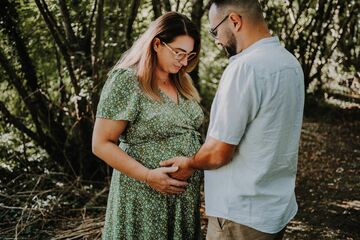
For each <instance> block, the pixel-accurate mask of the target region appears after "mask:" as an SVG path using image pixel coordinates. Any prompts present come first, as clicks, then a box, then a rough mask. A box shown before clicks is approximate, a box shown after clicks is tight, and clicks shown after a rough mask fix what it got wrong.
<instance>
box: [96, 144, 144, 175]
mask: <svg viewBox="0 0 360 240" xmlns="http://www.w3.org/2000/svg"><path fill="white" fill-rule="evenodd" d="M93 153H94V154H95V155H96V156H97V157H99V158H100V159H102V160H103V161H105V162H106V163H107V164H108V165H110V166H111V167H112V168H114V169H116V170H118V171H120V172H122V173H124V174H125V175H127V176H129V177H132V178H134V179H136V180H138V181H142V182H146V177H147V174H148V171H149V169H148V168H146V167H144V166H143V165H142V164H141V163H139V162H138V161H136V160H135V159H134V158H132V157H130V156H129V155H128V154H127V153H126V152H124V151H123V150H122V149H121V148H119V147H118V146H117V145H116V144H115V143H113V142H110V141H108V142H103V143H98V144H94V145H93Z"/></svg>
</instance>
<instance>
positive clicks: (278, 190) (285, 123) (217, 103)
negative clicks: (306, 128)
mask: <svg viewBox="0 0 360 240" xmlns="http://www.w3.org/2000/svg"><path fill="white" fill-rule="evenodd" d="M209 21H210V25H211V26H212V29H211V31H210V32H211V33H212V35H213V36H214V37H215V42H216V43H217V44H219V45H222V46H223V47H224V48H225V49H226V51H227V52H228V54H229V56H230V60H229V62H230V63H229V65H228V66H227V68H226V69H225V71H224V73H223V75H222V78H221V80H220V84H219V88H218V90H217V93H216V95H215V98H214V101H213V104H212V107H211V114H210V124H209V129H208V136H207V139H206V142H205V144H204V145H203V146H202V147H201V148H200V150H199V151H198V152H197V153H196V154H195V155H194V156H192V157H190V158H185V157H178V158H173V159H170V160H167V161H164V162H162V163H161V165H162V166H168V165H176V166H179V167H180V170H178V171H177V172H176V173H175V174H172V177H174V178H178V179H187V178H188V177H189V176H191V173H192V171H193V170H194V169H205V170H208V171H205V206H206V213H207V215H208V216H209V224H208V233H207V239H246V240H255V239H266V240H267V239H282V238H283V234H284V230H285V227H286V225H287V224H288V223H289V221H290V220H291V219H292V218H293V217H294V216H295V214H296V212H297V203H296V199H295V193H294V188H295V177H296V170H297V156H298V146H299V139H300V132H301V125H302V116H303V106H304V84H303V81H304V79H303V78H304V77H303V73H302V69H301V66H300V64H299V63H298V61H297V60H296V59H295V57H294V56H293V55H291V54H290V53H289V52H288V51H287V50H286V49H285V48H283V47H282V46H281V45H280V42H279V39H278V38H277V37H271V35H270V32H269V30H268V28H267V25H266V23H265V20H264V18H263V16H262V10H261V8H260V4H259V3H258V2H257V1H255V0H222V1H221V0H215V1H213V3H212V5H211V8H210V11H209Z"/></svg>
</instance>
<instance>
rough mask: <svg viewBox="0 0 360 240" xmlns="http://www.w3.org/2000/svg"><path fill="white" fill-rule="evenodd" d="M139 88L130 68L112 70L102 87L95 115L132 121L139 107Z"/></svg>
mask: <svg viewBox="0 0 360 240" xmlns="http://www.w3.org/2000/svg"><path fill="white" fill-rule="evenodd" d="M139 91H140V89H139V87H138V82H137V80H136V75H135V73H134V72H133V71H132V70H130V69H119V70H115V71H113V72H112V73H111V74H110V75H109V77H108V79H107V80H106V82H105V84H104V87H103V89H102V92H101V95H100V100H99V104H98V106H97V112H96V117H98V118H106V119H111V120H126V121H134V120H135V118H136V116H137V114H138V109H139V106H138V105H139V97H140V92H139Z"/></svg>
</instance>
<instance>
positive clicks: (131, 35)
mask: <svg viewBox="0 0 360 240" xmlns="http://www.w3.org/2000/svg"><path fill="white" fill-rule="evenodd" d="M261 4H262V6H263V8H264V11H265V16H266V19H267V21H268V24H269V27H270V29H271V30H272V32H273V33H274V34H276V35H278V36H279V37H280V39H281V41H282V43H283V45H284V46H285V47H286V48H287V49H288V50H289V51H291V52H292V53H293V54H294V55H295V56H296V57H297V58H298V59H299V61H300V62H301V64H302V66H303V69H304V74H305V84H306V86H307V94H308V96H312V97H313V98H315V99H316V100H318V101H328V102H330V103H332V104H337V105H338V106H340V107H343V108H358V107H359V103H360V101H359V99H360V83H359V77H360V76H359V75H360V69H359V68H360V55H359V54H360V46H359V39H360V38H359V37H360V32H359V25H360V3H359V1H355V0H347V1H340V0H328V1H324V0H310V1H305V0H285V1H261ZM0 5H1V6H0V45H1V48H0V74H1V75H0V76H1V82H0V91H1V97H0V117H1V121H0V129H1V135H0V142H1V143H2V144H1V146H0V149H1V151H0V163H1V165H0V171H1V173H4V174H3V176H6V175H7V174H11V169H14V168H16V167H18V168H19V167H20V168H25V169H26V168H29V167H30V166H35V168H39V165H41V166H42V168H44V167H46V168H51V169H54V170H57V171H62V172H66V173H68V174H70V175H72V176H74V177H78V176H80V177H81V178H84V179H103V177H104V176H105V175H107V169H106V167H105V166H104V164H103V163H102V162H101V161H99V160H98V159H96V158H95V157H94V156H93V155H92V154H91V133H92V127H93V123H94V116H95V112H96V106H97V102H98V98H99V94H100V91H101V88H102V85H103V83H104V81H105V80H106V76H107V72H108V71H109V69H110V68H111V67H112V66H113V65H114V64H115V62H116V61H117V60H118V59H119V58H120V56H121V54H122V53H124V52H125V51H126V49H128V48H129V47H130V46H131V44H132V43H133V41H134V40H135V39H136V38H137V37H138V36H139V35H140V34H141V33H142V32H143V31H144V30H145V29H146V27H147V26H148V24H149V23H150V21H152V20H153V19H155V18H156V17H158V16H159V15H161V14H162V13H164V12H166V11H170V10H171V11H179V12H182V13H184V14H186V15H187V16H189V17H190V18H191V19H192V20H193V21H194V22H195V24H196V25H197V27H198V28H199V30H200V31H201V34H202V53H201V59H200V64H199V67H198V68H197V69H196V70H195V71H194V72H193V73H192V76H193V79H194V82H195V85H196V87H197V88H198V89H199V91H200V93H201V96H202V97H203V103H202V104H203V106H204V109H205V110H206V111H207V110H208V109H209V107H210V104H211V100H212V98H213V95H214V93H215V91H216V87H217V84H218V81H219V79H220V76H221V73H222V70H223V69H224V67H225V66H226V64H227V60H226V58H225V56H224V54H223V52H222V50H221V49H218V48H217V46H215V44H214V42H213V40H212V39H211V38H210V37H209V35H208V34H207V30H208V28H209V25H208V22H207V10H208V8H209V1H206V0H205V1H204V0H192V1H189V0H176V1H175V0H151V1H150V0H146V1H145V0H143V1H140V0H122V1H115V0H108V1H104V0H91V1H90V0H84V1H80V0H34V1H28V0H2V1H1V3H0ZM204 129H206V127H205V128H204ZM30 162H31V163H30ZM28 170H29V171H31V169H28Z"/></svg>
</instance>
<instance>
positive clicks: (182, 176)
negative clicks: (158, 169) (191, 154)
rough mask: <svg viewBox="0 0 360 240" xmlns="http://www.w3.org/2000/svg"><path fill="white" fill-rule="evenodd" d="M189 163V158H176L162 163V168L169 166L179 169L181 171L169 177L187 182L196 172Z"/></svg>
mask: <svg viewBox="0 0 360 240" xmlns="http://www.w3.org/2000/svg"><path fill="white" fill-rule="evenodd" d="M188 163H189V158H187V157H174V158H170V159H168V160H165V161H162V162H160V166H162V167H167V166H174V167H175V166H176V167H179V169H178V170H177V171H176V172H172V173H170V174H169V175H170V176H171V177H172V178H175V179H179V180H187V179H188V178H190V177H191V175H192V174H193V172H194V169H192V168H191V167H190V166H189V164H188Z"/></svg>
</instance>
